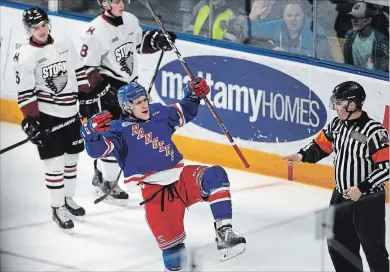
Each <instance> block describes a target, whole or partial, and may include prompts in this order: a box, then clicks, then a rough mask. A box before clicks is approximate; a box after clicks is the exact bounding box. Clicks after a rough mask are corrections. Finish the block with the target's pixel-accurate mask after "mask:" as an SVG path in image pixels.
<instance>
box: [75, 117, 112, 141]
mask: <svg viewBox="0 0 390 272" xmlns="http://www.w3.org/2000/svg"><path fill="white" fill-rule="evenodd" d="M111 121H112V115H111V113H110V112H108V111H103V112H100V113H98V114H95V115H93V116H92V117H91V118H89V119H88V121H87V122H86V123H85V124H84V125H83V126H82V127H81V128H80V133H81V136H82V137H83V138H84V139H85V140H86V141H96V140H97V139H98V138H99V133H100V132H105V131H108V130H110V129H111V126H110V122H111Z"/></svg>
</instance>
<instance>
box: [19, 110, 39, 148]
mask: <svg viewBox="0 0 390 272" xmlns="http://www.w3.org/2000/svg"><path fill="white" fill-rule="evenodd" d="M22 129H23V131H24V132H25V133H26V134H27V137H28V139H29V140H30V141H31V142H32V143H33V144H35V145H37V146H43V136H44V134H43V133H42V132H41V125H40V123H39V120H38V118H37V117H33V116H31V115H28V116H27V117H26V118H24V119H23V121H22Z"/></svg>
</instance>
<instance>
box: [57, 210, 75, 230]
mask: <svg viewBox="0 0 390 272" xmlns="http://www.w3.org/2000/svg"><path fill="white" fill-rule="evenodd" d="M52 210H53V215H52V218H53V221H54V222H56V223H57V225H58V227H59V228H60V229H61V230H63V231H65V232H66V233H70V234H72V233H73V231H72V229H73V228H74V224H73V221H72V220H71V219H70V213H69V211H68V209H67V208H66V207H65V205H64V206H61V207H52Z"/></svg>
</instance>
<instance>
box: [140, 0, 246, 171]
mask: <svg viewBox="0 0 390 272" xmlns="http://www.w3.org/2000/svg"><path fill="white" fill-rule="evenodd" d="M138 1H139V2H141V3H142V4H143V5H145V6H146V7H147V9H148V10H149V11H150V13H151V14H152V16H153V18H154V20H155V21H156V23H157V24H158V26H159V28H160V30H161V31H162V33H163V34H164V36H165V38H166V39H167V41H168V43H169V45H170V46H171V48H172V49H173V51H174V52H175V54H176V55H177V57H178V59H179V61H180V62H181V64H182V66H183V68H184V70H185V71H186V72H187V74H188V75H189V76H190V78H191V80H195V76H194V74H193V73H192V72H191V70H190V68H189V67H188V65H187V63H186V62H185V60H184V58H183V57H182V56H181V54H180V52H179V50H177V47H176V46H175V44H174V43H173V42H172V40H171V37H170V36H169V34H168V32H167V31H166V30H165V27H164V24H163V23H162V22H161V20H160V19H159V18H158V16H157V15H156V12H155V11H154V9H153V8H152V6H151V5H150V3H149V1H148V0H138ZM203 100H204V101H205V102H206V104H207V106H208V107H209V109H210V111H211V113H212V114H213V116H214V118H215V119H216V120H217V122H218V125H219V126H220V128H221V129H222V131H223V133H224V134H225V136H226V137H227V138H228V140H229V142H230V143H231V144H232V146H233V148H234V150H235V151H236V153H237V155H238V156H239V157H240V159H241V161H242V162H243V163H244V165H245V167H246V168H249V163H248V161H247V160H246V159H245V157H244V155H243V154H242V152H241V150H240V149H239V148H238V146H237V145H236V143H235V142H234V140H233V137H232V136H231V135H230V133H229V131H228V130H227V129H226V127H225V125H224V123H223V122H222V119H221V118H220V117H219V115H218V113H217V112H216V110H215V108H214V107H213V105H211V103H210V100H209V99H208V98H207V97H206V96H205V97H203Z"/></svg>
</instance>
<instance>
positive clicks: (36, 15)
mask: <svg viewBox="0 0 390 272" xmlns="http://www.w3.org/2000/svg"><path fill="white" fill-rule="evenodd" d="M42 22H46V23H49V22H50V20H49V16H48V15H47V13H46V11H44V10H43V9H41V8H40V7H37V6H35V7H32V8H29V9H26V10H25V11H24V12H23V24H24V27H25V28H26V30H28V29H29V28H30V27H36V26H38V25H39V24H41V23H42Z"/></svg>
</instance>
